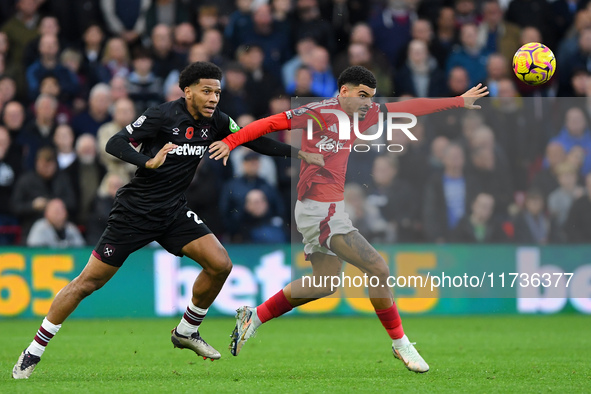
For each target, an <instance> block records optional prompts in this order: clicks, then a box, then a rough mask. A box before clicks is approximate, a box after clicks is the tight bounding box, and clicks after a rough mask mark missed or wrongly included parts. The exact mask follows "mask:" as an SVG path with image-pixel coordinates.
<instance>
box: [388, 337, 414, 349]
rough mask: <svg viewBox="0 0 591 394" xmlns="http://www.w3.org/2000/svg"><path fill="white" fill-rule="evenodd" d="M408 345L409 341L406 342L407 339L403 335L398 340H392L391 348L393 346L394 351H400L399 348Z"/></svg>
mask: <svg viewBox="0 0 591 394" xmlns="http://www.w3.org/2000/svg"><path fill="white" fill-rule="evenodd" d="M409 343H410V341H409V340H408V337H407V336H406V334H404V336H403V337H402V338H400V339H393V340H392V346H394V348H395V349H400V348H401V347H404V346H406V345H408V344H409Z"/></svg>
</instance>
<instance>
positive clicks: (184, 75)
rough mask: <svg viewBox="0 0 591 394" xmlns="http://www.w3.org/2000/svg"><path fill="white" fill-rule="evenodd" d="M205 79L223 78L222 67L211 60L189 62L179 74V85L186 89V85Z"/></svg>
mask: <svg viewBox="0 0 591 394" xmlns="http://www.w3.org/2000/svg"><path fill="white" fill-rule="evenodd" d="M201 78H203V79H217V80H219V81H221V80H222V69H221V68H219V67H218V66H216V65H215V64H213V63H210V62H195V63H191V64H189V65H188V66H187V67H185V69H184V70H183V71H181V75H180V76H179V87H180V88H181V90H185V87H187V86H191V85H193V84H194V83H199V80H200V79H201Z"/></svg>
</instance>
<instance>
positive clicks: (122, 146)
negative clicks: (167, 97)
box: [105, 107, 162, 167]
mask: <svg viewBox="0 0 591 394" xmlns="http://www.w3.org/2000/svg"><path fill="white" fill-rule="evenodd" d="M161 124H162V113H161V111H160V109H159V108H157V107H152V108H148V109H147V110H146V112H144V114H143V115H142V116H140V117H139V118H137V120H136V121H135V122H133V123H132V124H128V125H127V126H125V127H124V128H123V129H121V130H120V131H119V132H118V133H117V134H115V135H114V136H113V137H111V138H110V139H109V141H108V142H107V146H106V147H105V150H106V151H107V153H109V154H111V155H113V156H115V157H117V158H119V159H121V160H123V161H126V162H128V163H131V164H135V165H136V166H138V167H145V166H146V162H147V161H148V160H150V159H151V157H149V156H146V155H144V154H142V153H139V152H137V151H136V150H135V149H133V148H132V147H131V146H130V145H129V144H130V143H131V144H132V145H134V146H137V145H138V144H140V143H142V142H143V141H145V140H148V139H151V138H154V137H155V136H156V135H157V134H158V131H159V130H160V125H161Z"/></svg>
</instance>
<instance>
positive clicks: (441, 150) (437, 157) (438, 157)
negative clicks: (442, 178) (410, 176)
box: [429, 136, 449, 172]
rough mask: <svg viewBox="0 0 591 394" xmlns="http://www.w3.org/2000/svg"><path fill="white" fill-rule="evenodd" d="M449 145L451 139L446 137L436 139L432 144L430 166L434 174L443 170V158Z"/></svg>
mask: <svg viewBox="0 0 591 394" xmlns="http://www.w3.org/2000/svg"><path fill="white" fill-rule="evenodd" d="M448 145H449V139H448V138H447V137H444V136H439V137H435V138H434V139H433V141H432V142H431V156H430V157H429V165H430V167H431V170H432V172H435V171H440V170H443V156H444V154H445V150H446V149H447V147H448Z"/></svg>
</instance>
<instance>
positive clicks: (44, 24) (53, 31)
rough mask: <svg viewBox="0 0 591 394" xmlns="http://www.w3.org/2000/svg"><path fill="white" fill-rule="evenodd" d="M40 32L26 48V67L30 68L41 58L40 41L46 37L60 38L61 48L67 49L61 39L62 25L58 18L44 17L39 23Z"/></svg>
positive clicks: (24, 57)
mask: <svg viewBox="0 0 591 394" xmlns="http://www.w3.org/2000/svg"><path fill="white" fill-rule="evenodd" d="M38 30H39V35H38V36H37V37H35V39H33V40H31V42H29V43H28V44H27V46H26V47H25V51H24V54H23V63H24V66H25V67H29V66H30V65H31V64H33V63H35V61H36V60H37V59H39V58H40V57H41V53H39V41H40V40H41V37H43V36H44V35H50V36H56V37H57V38H58V44H59V48H64V47H65V45H64V44H65V42H64V41H63V40H62V39H60V35H59V33H60V25H59V22H58V20H57V18H56V17H54V16H44V17H43V18H41V20H40V21H39V26H38Z"/></svg>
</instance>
